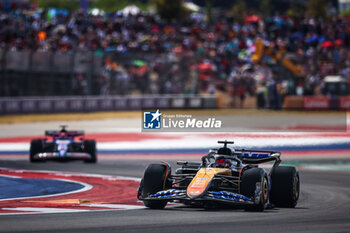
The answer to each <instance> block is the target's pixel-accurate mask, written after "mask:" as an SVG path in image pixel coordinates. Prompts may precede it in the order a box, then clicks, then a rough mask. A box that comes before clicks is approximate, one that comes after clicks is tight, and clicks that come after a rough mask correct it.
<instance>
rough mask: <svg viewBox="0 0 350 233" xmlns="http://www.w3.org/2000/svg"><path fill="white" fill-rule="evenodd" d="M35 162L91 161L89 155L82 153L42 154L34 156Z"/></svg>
mask: <svg viewBox="0 0 350 233" xmlns="http://www.w3.org/2000/svg"><path fill="white" fill-rule="evenodd" d="M34 159H37V160H65V159H72V160H75V159H77V160H78V159H91V155H90V154H89V153H84V152H67V153H66V154H65V155H63V156H62V155H60V154H59V153H58V152H42V153H38V154H36V155H34Z"/></svg>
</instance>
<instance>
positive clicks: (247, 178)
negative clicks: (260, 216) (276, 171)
mask: <svg viewBox="0 0 350 233" xmlns="http://www.w3.org/2000/svg"><path fill="white" fill-rule="evenodd" d="M257 183H258V184H259V186H258V187H259V188H260V193H259V192H258V190H257ZM240 190H241V194H242V195H244V196H246V197H249V198H251V199H252V200H253V201H255V199H256V198H258V199H259V203H256V204H254V205H249V206H246V207H245V210H246V211H264V210H265V208H266V206H267V204H268V199H269V183H268V179H267V174H266V172H265V170H264V169H262V168H251V169H248V170H246V171H245V172H244V173H243V175H242V180H241V184H240ZM256 195H259V196H256Z"/></svg>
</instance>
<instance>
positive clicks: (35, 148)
mask: <svg viewBox="0 0 350 233" xmlns="http://www.w3.org/2000/svg"><path fill="white" fill-rule="evenodd" d="M43 148H44V144H43V141H42V140H41V139H34V140H32V141H31V142H30V149H29V161H30V162H31V163H36V162H40V161H41V160H40V159H36V158H35V155H36V154H38V153H41V152H43Z"/></svg>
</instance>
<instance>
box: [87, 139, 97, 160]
mask: <svg viewBox="0 0 350 233" xmlns="http://www.w3.org/2000/svg"><path fill="white" fill-rule="evenodd" d="M84 147H85V151H86V152H87V153H89V154H90V156H91V158H90V159H87V160H85V162H86V163H96V162H97V155H96V141H95V140H86V141H85V142H84Z"/></svg>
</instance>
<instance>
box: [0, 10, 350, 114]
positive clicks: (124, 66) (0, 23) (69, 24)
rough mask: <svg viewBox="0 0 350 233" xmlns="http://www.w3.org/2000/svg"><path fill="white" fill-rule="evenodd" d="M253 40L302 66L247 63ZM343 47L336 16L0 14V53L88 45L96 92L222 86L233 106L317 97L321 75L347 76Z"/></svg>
mask: <svg viewBox="0 0 350 233" xmlns="http://www.w3.org/2000/svg"><path fill="white" fill-rule="evenodd" d="M257 39H262V40H263V43H264V45H265V47H269V48H271V49H272V54H273V53H275V52H278V51H285V52H286V53H285V54H287V55H288V56H289V57H290V59H291V61H292V62H294V63H295V64H296V65H299V66H301V67H302V71H303V72H302V75H299V76H298V75H295V74H293V72H292V71H290V70H288V69H287V68H285V67H283V65H282V64H281V63H280V62H278V61H276V60H274V59H273V58H272V55H271V53H270V54H262V57H261V59H260V60H259V61H254V60H253V59H252V56H253V54H254V53H256V41H257ZM349 47H350V19H348V18H343V17H340V16H334V17H332V18H329V19H327V20H321V19H315V18H309V17H304V18H292V17H289V16H288V15H271V16H270V17H266V18H260V17H259V16H256V17H255V18H254V19H246V20H243V21H242V22H237V21H235V20H232V19H229V18H228V17H226V16H225V14H218V16H217V17H214V20H213V22H212V23H208V22H207V21H206V19H205V17H204V15H201V14H192V15H191V17H190V18H189V19H188V20H186V21H184V22H171V23H168V22H165V21H163V20H161V19H160V18H159V17H158V16H157V15H154V14H149V13H143V12H140V13H138V14H136V15H123V14H120V13H108V14H104V15H92V14H89V13H86V12H83V11H75V12H67V11H62V12H60V13H58V14H56V15H55V16H52V15H50V14H48V12H39V11H32V12H30V11H12V12H10V13H5V12H1V13H0V49H1V50H7V51H23V50H30V51H54V52H57V51H59V52H64V53H65V52H67V53H69V52H76V51H86V50H89V51H94V52H95V53H96V54H102V56H106V59H104V64H103V65H104V72H102V73H101V75H100V76H99V77H97V79H96V85H97V86H98V94H101V95H109V94H132V93H142V94H152V93H154V94H155V93H161V94H162V93H166V94H178V93H186V94H190V93H215V92H216V91H223V92H227V93H229V94H230V96H231V97H232V105H235V106H237V105H240V104H242V102H243V101H244V99H245V97H246V96H247V95H252V96H253V95H260V96H262V101H263V102H262V103H261V106H262V107H273V108H279V107H280V106H281V102H282V101H283V97H284V96H285V95H320V94H323V87H324V82H323V79H324V77H325V76H327V75H342V76H343V77H344V78H347V79H348V80H350V50H349ZM113 53H115V54H124V55H125V54H129V55H130V56H132V54H139V55H140V54H141V55H142V54H143V55H144V56H141V58H142V59H139V58H138V59H135V61H133V62H123V61H118V62H114V61H113V56H107V55H106V54H113ZM148 55H149V56H148ZM107 57H108V58H107ZM111 80H113V81H111ZM74 85H75V86H74V90H75V94H85V93H87V91H86V80H84V75H83V74H77V75H76V80H75V81H74Z"/></svg>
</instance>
